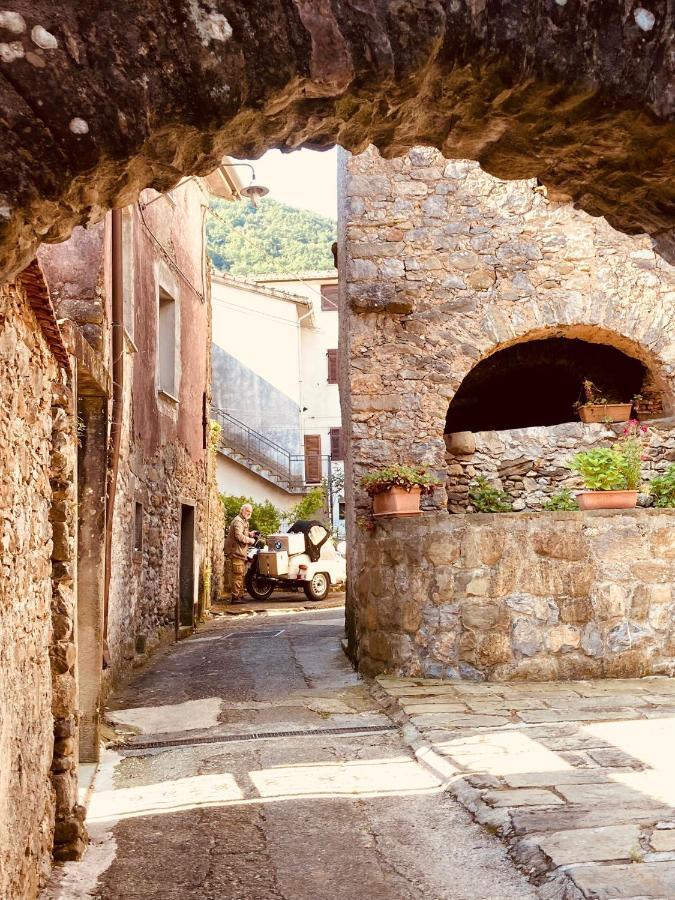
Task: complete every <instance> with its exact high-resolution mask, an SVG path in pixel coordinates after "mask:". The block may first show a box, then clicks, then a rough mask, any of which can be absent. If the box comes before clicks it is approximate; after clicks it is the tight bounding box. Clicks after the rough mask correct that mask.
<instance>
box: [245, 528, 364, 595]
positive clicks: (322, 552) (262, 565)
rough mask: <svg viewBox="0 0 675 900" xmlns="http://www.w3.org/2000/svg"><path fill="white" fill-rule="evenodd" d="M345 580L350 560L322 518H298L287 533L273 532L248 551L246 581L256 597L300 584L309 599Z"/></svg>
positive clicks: (249, 589) (249, 590)
mask: <svg viewBox="0 0 675 900" xmlns="http://www.w3.org/2000/svg"><path fill="white" fill-rule="evenodd" d="M259 544H260V546H259ZM346 580H347V562H346V560H345V558H344V556H343V555H342V554H340V553H338V551H337V550H336V548H335V544H334V543H333V539H332V537H331V534H330V531H328V529H327V528H326V526H325V525H322V524H321V522H316V521H307V520H301V521H299V522H296V523H295V524H294V525H292V526H291V527H290V528H289V530H288V532H287V533H286V534H270V535H268V536H267V541H266V542H263V541H260V542H258V543H257V544H256V546H255V547H252V548H251V549H250V550H249V553H248V569H247V572H246V579H245V583H246V590H247V591H248V593H249V594H250V595H251V597H253V599H254V600H267V599H268V598H269V597H270V596H271V594H272V592H273V591H274V590H279V589H281V590H289V589H290V590H298V589H299V588H302V590H303V591H304V592H305V594H306V595H307V597H308V598H309V599H310V600H323V599H325V597H327V595H328V591H329V590H330V588H331V586H333V587H335V586H336V585H341V584H344V583H345V581H346Z"/></svg>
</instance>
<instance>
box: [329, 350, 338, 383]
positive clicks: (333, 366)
mask: <svg viewBox="0 0 675 900" xmlns="http://www.w3.org/2000/svg"><path fill="white" fill-rule="evenodd" d="M327 356H328V384H337V383H338V375H339V371H338V352H337V350H329V351H328V353H327Z"/></svg>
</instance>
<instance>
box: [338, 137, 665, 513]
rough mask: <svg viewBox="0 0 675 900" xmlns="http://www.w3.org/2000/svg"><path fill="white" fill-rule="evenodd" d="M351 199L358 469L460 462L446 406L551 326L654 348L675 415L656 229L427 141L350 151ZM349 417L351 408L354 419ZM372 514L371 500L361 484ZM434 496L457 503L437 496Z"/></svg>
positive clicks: (350, 386)
mask: <svg viewBox="0 0 675 900" xmlns="http://www.w3.org/2000/svg"><path fill="white" fill-rule="evenodd" d="M342 165H343V168H344V171H343V173H342V174H341V178H342V180H343V183H344V185H345V194H346V197H345V199H344V202H343V204H342V208H341V210H340V219H341V226H340V234H341V241H340V244H341V246H340V249H339V253H340V256H341V257H342V261H343V265H344V266H345V278H346V286H345V298H344V299H345V309H344V315H345V319H346V321H345V328H346V331H347V339H348V344H345V346H348V347H349V361H348V370H347V371H346V373H345V375H344V383H343V391H347V392H349V395H350V398H349V400H348V401H346V404H347V406H349V407H350V408H351V423H352V425H351V444H352V449H351V454H352V463H353V474H354V480H355V481H357V480H358V477H359V476H360V475H361V474H362V473H363V471H364V470H366V469H368V468H371V467H373V466H379V465H383V464H387V463H389V462H393V461H406V462H414V463H423V464H426V465H428V466H429V467H430V468H431V469H432V470H436V471H437V472H438V473H439V474H441V475H442V474H444V469H445V444H444V441H443V433H444V430H445V416H446V413H447V410H448V405H449V403H450V401H451V399H452V398H453V396H454V394H455V392H456V391H457V389H458V387H459V385H460V384H461V382H462V380H463V379H464V378H465V376H466V375H467V374H468V372H469V371H470V370H471V369H472V368H473V366H475V365H476V363H478V362H479V361H480V360H481V359H484V358H485V357H487V356H489V355H491V354H492V353H494V352H495V351H497V350H500V349H502V348H504V347H507V346H509V345H512V344H515V343H519V342H522V341H525V340H529V339H535V338H544V337H549V336H557V337H572V338H579V339H585V340H588V341H592V342H596V343H609V344H612V345H613V346H615V347H616V348H618V349H619V350H622V351H623V352H625V353H627V354H628V355H630V356H633V357H635V358H637V359H640V360H641V361H642V362H643V363H644V364H645V366H646V367H647V369H648V370H649V373H650V375H651V376H652V379H653V383H654V386H655V388H656V389H658V391H660V392H661V394H662V396H663V399H664V412H665V414H666V415H669V414H670V412H671V411H672V403H673V386H674V378H675V339H674V337H675V336H674V335H673V332H672V327H671V326H672V323H673V321H675V277H674V274H673V269H672V267H670V266H668V264H667V263H665V262H664V261H663V260H662V259H661V258H660V257H658V256H656V255H655V253H654V252H653V250H652V247H651V243H650V241H649V239H648V238H646V237H639V236H638V237H629V236H626V235H623V234H619V233H617V232H615V231H614V230H613V229H612V228H610V227H609V226H608V225H607V223H606V222H605V221H604V220H602V219H594V218H591V217H590V216H588V215H587V214H585V213H583V212H580V211H578V210H575V209H573V208H572V207H571V206H570V205H569V204H564V203H559V202H554V201H551V200H549V199H548V198H547V196H546V191H545V189H543V188H541V187H540V186H538V185H537V183H536V181H535V180H530V181H512V182H506V181H500V180H499V179H496V178H493V177H491V176H489V175H487V174H486V173H485V172H483V171H482V170H481V169H480V167H479V166H478V165H477V164H475V163H472V162H461V161H460V162H457V161H451V162H449V161H447V160H445V159H444V158H443V156H442V155H441V154H440V153H439V152H438V151H436V150H433V149H430V148H416V149H414V150H411V151H410V152H409V153H408V154H407V155H406V156H404V157H402V158H399V159H391V160H383V159H381V158H380V156H379V154H378V153H377V151H376V150H374V149H372V148H371V149H369V150H368V151H366V152H365V153H363V154H361V155H360V156H354V157H350V158H348V159H347V160H346V161H345V160H344V157H343V163H342ZM345 421H347V419H345ZM354 499H355V503H356V506H357V509H359V510H362V511H365V510H366V509H367V508H368V501H367V498H366V497H365V495H364V494H363V492H361V491H358V490H357V491H356V494H355V498H354ZM431 505H436V506H437V507H438V508H440V507H443V506H444V505H445V498H444V497H443V492H442V491H436V492H435V495H434V498H433V500H432V501H431Z"/></svg>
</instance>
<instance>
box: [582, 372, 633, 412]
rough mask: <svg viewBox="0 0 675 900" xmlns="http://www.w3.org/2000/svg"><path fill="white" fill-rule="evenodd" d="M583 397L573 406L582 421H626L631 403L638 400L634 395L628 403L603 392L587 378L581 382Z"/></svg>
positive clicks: (631, 406)
mask: <svg viewBox="0 0 675 900" xmlns="http://www.w3.org/2000/svg"><path fill="white" fill-rule="evenodd" d="M583 390H584V399H583V400H578V401H577V402H576V403H575V404H574V406H575V408H576V410H577V412H578V413H579V418H580V419H581V421H582V422H586V423H591V422H626V421H627V420H628V419H630V411H631V409H632V408H633V403H634V402H636V401H637V400H639V399H640V398H639V397H638V396H636V397H634V398H633V400H631V401H630V402H629V403H623V402H622V401H620V400H616V399H615V398H613V397H611V396H609V395H606V394H603V392H602V391H601V390H600V389H599V388H597V387H596V386H595V385H594V384H593V382H592V381H590V380H589V379H588V378H585V379H584V383H583Z"/></svg>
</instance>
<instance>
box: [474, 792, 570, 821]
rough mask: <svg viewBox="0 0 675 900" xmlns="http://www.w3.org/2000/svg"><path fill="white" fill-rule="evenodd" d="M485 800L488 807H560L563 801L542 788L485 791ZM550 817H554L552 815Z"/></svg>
mask: <svg viewBox="0 0 675 900" xmlns="http://www.w3.org/2000/svg"><path fill="white" fill-rule="evenodd" d="M485 799H486V800H487V802H488V803H489V804H490V806H497V807H513V806H516V807H517V806H549V807H553V806H562V805H564V803H565V801H564V800H561V798H560V797H558V796H556V795H555V794H554V793H553V791H547V790H546V789H544V788H515V789H512V790H509V789H505V790H498V791H487V792H486V794H485ZM551 815H554V814H553V813H552V814H551Z"/></svg>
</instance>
